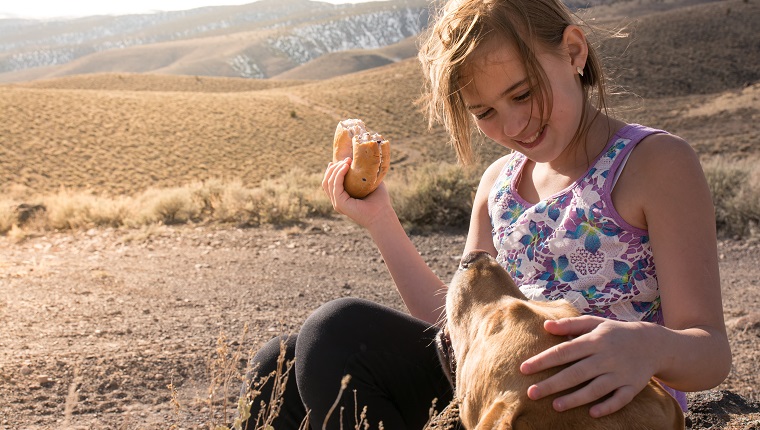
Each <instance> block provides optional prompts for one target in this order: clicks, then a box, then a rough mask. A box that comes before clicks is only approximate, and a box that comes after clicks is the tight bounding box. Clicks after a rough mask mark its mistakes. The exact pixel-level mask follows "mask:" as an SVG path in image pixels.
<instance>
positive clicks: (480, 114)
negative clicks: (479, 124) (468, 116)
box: [475, 109, 493, 121]
mask: <svg viewBox="0 0 760 430" xmlns="http://www.w3.org/2000/svg"><path fill="white" fill-rule="evenodd" d="M492 110H493V109H488V110H487V111H485V112H481V113H479V114H476V115H475V119H476V120H478V121H480V120H481V119H485V118H486V117H487V116H488V115H490V114H491V111H492Z"/></svg>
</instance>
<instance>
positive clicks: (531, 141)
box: [517, 125, 546, 148]
mask: <svg viewBox="0 0 760 430" xmlns="http://www.w3.org/2000/svg"><path fill="white" fill-rule="evenodd" d="M545 130H546V126H545V125H544V126H542V127H541V128H539V129H538V131H537V132H536V134H534V135H533V136H531V137H529V138H527V139H525V140H518V141H517V143H519V144H520V145H521V146H523V147H525V148H533V147H534V146H536V145H538V144H539V143H541V140H543V134H544V131H545Z"/></svg>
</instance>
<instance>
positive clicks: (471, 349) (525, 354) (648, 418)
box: [444, 251, 684, 430]
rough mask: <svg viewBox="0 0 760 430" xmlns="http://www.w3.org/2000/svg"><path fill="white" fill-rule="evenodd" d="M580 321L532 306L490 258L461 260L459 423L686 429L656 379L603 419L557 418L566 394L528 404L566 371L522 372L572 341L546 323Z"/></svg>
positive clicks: (579, 414)
mask: <svg viewBox="0 0 760 430" xmlns="http://www.w3.org/2000/svg"><path fill="white" fill-rule="evenodd" d="M577 315H579V313H578V311H577V310H576V309H575V308H574V307H573V306H572V305H571V304H570V303H568V302H567V301H565V300H558V301H552V302H538V301H531V300H528V299H527V298H526V297H525V296H524V295H523V294H522V293H521V292H520V290H519V289H518V288H517V286H516V285H515V284H514V282H513V281H512V279H511V278H510V276H509V275H508V274H507V272H506V271H505V270H504V269H503V268H502V267H501V266H500V265H499V264H498V263H497V262H496V261H495V260H494V259H493V258H492V257H491V256H490V255H489V254H487V253H485V252H482V251H479V252H473V253H470V254H468V255H466V256H465V257H464V258H463V259H462V263H461V264H460V268H459V270H458V271H457V273H456V275H454V278H453V280H452V282H451V284H450V285H449V289H448V292H447V296H446V317H447V321H446V330H447V331H448V334H449V336H450V338H451V344H452V346H453V350H454V354H455V357H456V362H457V366H456V375H455V376H456V378H455V380H456V387H455V388H456V396H457V398H458V400H459V401H460V402H461V404H460V406H459V410H460V418H461V420H462V423H463V424H464V426H465V427H466V428H467V429H469V430H473V429H474V430H486V429H498V430H503V429H552V430H555V429H589V430H592V429H607V430H609V429H683V428H684V417H683V413H682V412H681V408H680V406H679V405H678V402H677V401H676V400H675V399H674V398H673V397H672V396H671V395H670V394H668V393H667V392H666V391H665V390H664V389H663V388H662V387H661V386H660V384H659V383H657V382H656V381H654V380H652V381H650V382H649V385H648V386H647V387H646V388H644V390H643V391H642V392H641V393H639V394H638V395H637V396H636V397H635V398H634V399H633V401H632V402H631V403H629V404H628V405H627V406H625V407H624V408H623V409H622V410H620V411H618V412H615V413H613V414H611V415H608V416H605V417H602V418H592V417H591V416H590V415H589V412H588V407H587V406H585V407H578V408H574V409H571V410H569V411H565V412H556V411H555V410H554V409H553V408H552V400H554V398H556V397H557V396H559V395H561V394H563V393H559V394H555V395H553V396H549V397H546V398H543V399H541V400H535V401H534V400H531V399H529V398H528V396H527V391H528V387H530V386H531V385H532V384H535V383H537V382H539V381H541V380H544V379H546V378H547V377H549V376H550V375H552V374H554V373H556V372H558V371H559V370H561V367H558V368H554V369H550V370H546V371H543V372H539V373H536V374H533V375H523V374H522V373H521V372H520V370H519V367H520V364H521V363H522V362H523V361H525V360H526V359H528V358H529V357H532V356H533V355H535V354H537V353H539V352H541V351H544V350H546V349H548V348H551V347H552V346H554V345H557V344H559V343H561V342H563V341H565V340H566V338H562V337H559V336H554V335H551V334H549V333H548V332H547V331H546V330H545V329H544V328H543V322H544V321H546V320H548V319H559V318H566V317H574V316H577ZM444 367H448V363H444Z"/></svg>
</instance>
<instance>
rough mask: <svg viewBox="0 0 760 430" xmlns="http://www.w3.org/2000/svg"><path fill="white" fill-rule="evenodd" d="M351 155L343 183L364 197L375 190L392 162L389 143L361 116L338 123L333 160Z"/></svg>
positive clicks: (351, 190) (359, 197)
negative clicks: (374, 131) (368, 125)
mask: <svg viewBox="0 0 760 430" xmlns="http://www.w3.org/2000/svg"><path fill="white" fill-rule="evenodd" d="M346 157H351V158H352V161H351V167H350V168H349V170H348V173H346V178H345V180H344V181H343V187H344V188H345V189H346V192H347V193H348V194H349V195H350V196H351V197H353V198H356V199H361V198H364V197H366V196H367V195H369V193H371V192H373V191H375V189H376V188H377V187H378V186H379V185H380V183H381V182H382V181H383V178H384V177H385V174H386V173H388V168H389V167H390V164H391V148H390V143H389V142H388V141H387V140H385V139H383V136H381V135H380V134H378V133H373V132H372V131H370V130H369V129H367V127H366V126H365V125H364V122H363V121H362V120H360V119H347V120H344V121H341V122H339V123H338V127H337V128H336V129H335V138H334V139H333V161H340V160H343V159H345V158H346Z"/></svg>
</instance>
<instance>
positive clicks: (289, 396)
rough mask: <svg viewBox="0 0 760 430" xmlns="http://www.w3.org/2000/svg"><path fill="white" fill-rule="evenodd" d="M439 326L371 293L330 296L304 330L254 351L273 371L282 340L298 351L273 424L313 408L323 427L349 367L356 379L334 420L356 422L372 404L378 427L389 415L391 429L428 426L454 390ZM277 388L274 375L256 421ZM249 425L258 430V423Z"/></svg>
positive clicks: (281, 426)
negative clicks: (438, 341) (438, 342)
mask: <svg viewBox="0 0 760 430" xmlns="http://www.w3.org/2000/svg"><path fill="white" fill-rule="evenodd" d="M435 334H436V329H435V328H433V327H430V325H429V324H428V323H425V322H423V321H421V320H418V319H415V318H413V317H411V316H409V315H407V314H405V313H402V312H398V311H396V310H394V309H391V308H388V307H385V306H381V305H379V304H376V303H373V302H370V301H367V300H361V299H354V298H344V299H337V300H334V301H331V302H329V303H326V304H324V305H323V306H321V307H320V308H319V309H317V310H316V311H315V312H314V313H313V314H312V315H311V316H309V318H307V319H306V321H305V322H304V324H303V326H302V327H301V331H300V332H299V333H298V335H297V336H291V337H289V338H275V339H272V340H271V341H270V342H268V343H267V344H266V345H264V347H263V348H261V349H260V350H259V351H258V352H257V353H256V355H255V356H254V357H253V359H252V361H253V363H254V365H258V366H259V367H258V369H259V371H258V374H259V375H265V374H267V373H268V372H271V371H272V370H274V369H275V368H276V367H275V366H276V361H277V357H278V355H279V353H280V342H281V341H282V340H285V342H286V345H287V356H286V359H288V360H290V359H292V358H293V357H297V358H296V362H295V378H293V377H292V375H291V377H290V378H288V382H287V386H286V389H285V394H284V402H283V406H282V409H281V411H280V414H279V416H278V417H277V419H276V421H275V422H274V423H273V427H274V428H275V429H277V430H296V429H298V427H299V426H300V425H301V422H302V421H303V420H304V417H305V416H306V411H307V410H309V411H310V413H309V422H310V424H311V428H312V429H321V428H322V426H323V423H324V420H325V417H326V416H327V415H328V411H329V410H330V408H331V407H332V406H333V403H334V402H335V400H336V399H337V397H338V393H339V392H340V385H341V380H342V378H343V376H344V375H346V374H348V375H351V380H350V382H349V383H348V386H347V388H346V390H345V391H344V392H343V395H342V396H341V398H340V402H339V404H338V406H337V407H336V408H335V409H334V412H332V414H331V415H330V416H329V421H328V423H327V426H326V428H328V429H341V428H343V429H353V428H355V424H356V423H355V418H354V417H355V416H358V415H359V414H360V412H361V410H362V408H363V407H364V406H366V407H367V418H366V419H367V420H368V422H369V423H370V427H371V428H377V427H378V422H380V421H382V423H383V426H384V428H386V429H389V430H403V429H414V430H421V429H422V428H423V427H424V425H425V423H426V422H427V421H428V419H429V414H430V412H429V411H430V407H431V406H432V402H433V399H437V402H436V409H437V410H438V411H440V410H441V409H443V408H444V407H445V406H446V405H448V403H449V402H450V401H451V398H452V390H451V386H450V385H449V382H448V380H447V379H446V376H445V374H444V373H443V370H442V369H441V365H440V364H439V360H438V356H437V352H436V346H435V341H434V338H435ZM271 390H272V384H271V383H267V384H266V385H265V386H264V387H263V390H262V394H261V397H260V398H257V399H255V400H254V406H253V408H252V409H251V415H252V419H251V420H250V421H255V418H256V416H257V414H258V412H259V402H260V399H269V398H270V397H269V396H270V393H271ZM354 390H355V391H356V400H355V399H354ZM341 407H342V408H343V412H342V423H341V417H340V415H341ZM357 409H358V410H357ZM250 421H249V422H250ZM248 428H249V430H253V428H254V426H253V424H252V423H251V424H250V425H249V427H248Z"/></svg>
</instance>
